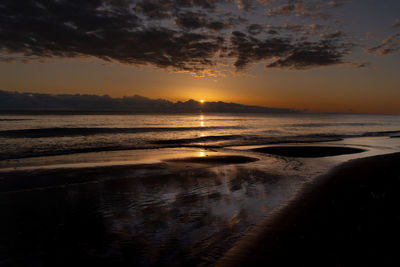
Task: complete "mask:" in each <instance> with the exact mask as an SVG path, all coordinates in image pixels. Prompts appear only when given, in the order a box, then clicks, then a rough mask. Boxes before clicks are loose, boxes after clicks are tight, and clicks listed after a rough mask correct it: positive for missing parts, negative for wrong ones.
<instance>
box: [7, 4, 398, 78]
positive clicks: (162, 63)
mask: <svg viewBox="0 0 400 267" xmlns="http://www.w3.org/2000/svg"><path fill="white" fill-rule="evenodd" d="M346 3H347V2H344V1H343V2H342V1H330V0H311V1H305V0H188V1H183V0H87V1H78V0H68V1H67V0H4V1H2V3H1V4H0V12H1V14H2V16H1V18H0V21H1V23H0V53H1V54H3V56H2V57H1V59H2V60H5V61H11V60H16V59H19V60H22V61H26V62H28V61H30V60H42V59H46V58H74V57H95V58H100V59H103V60H105V61H112V62H120V63H124V64H132V65H136V66H143V65H151V66H156V67H158V68H161V69H169V70H173V71H180V72H190V73H193V74H196V75H207V74H209V75H214V74H216V73H218V72H219V71H220V70H221V69H223V68H228V69H231V70H236V71H241V70H245V69H246V68H248V67H249V66H250V65H252V64H254V63H263V64H264V65H265V67H266V68H275V69H292V70H299V69H310V68H317V67H323V66H331V65H337V64H343V63H356V62H352V59H351V57H350V55H351V52H352V49H353V48H354V47H355V46H356V45H357V43H356V40H355V39H354V38H352V37H351V36H350V35H349V34H347V33H346V32H344V31H342V30H340V29H338V28H337V27H335V25H334V24H332V23H328V22H329V21H331V20H333V19H334V18H332V17H331V15H330V12H331V11H332V10H334V9H337V8H342V7H343V6H345V5H346ZM288 18H294V19H295V20H296V22H297V23H291V24H289V23H288V22H287V21H288ZM394 26H396V23H395V25H394ZM393 41H394V40H393ZM383 45H384V44H383ZM392 46H393V44H392ZM370 49H372V50H368V51H370V52H374V51H378V52H379V54H381V55H382V54H388V53H391V52H395V51H397V49H386V50H385V51H386V52H387V53H386V52H384V53H383V52H382V49H381V48H380V47H376V48H374V47H373V48H370ZM383 49H385V48H384V47H383ZM361 65H362V64H358V66H361Z"/></svg>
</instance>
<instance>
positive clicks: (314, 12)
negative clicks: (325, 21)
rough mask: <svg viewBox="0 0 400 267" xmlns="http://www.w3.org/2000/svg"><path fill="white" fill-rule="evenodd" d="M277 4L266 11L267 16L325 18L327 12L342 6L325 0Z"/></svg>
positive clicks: (291, 0) (297, 0)
mask: <svg viewBox="0 0 400 267" xmlns="http://www.w3.org/2000/svg"><path fill="white" fill-rule="evenodd" d="M276 2H277V3H278V4H277V5H275V6H273V7H271V8H269V9H268V10H267V15H268V16H279V15H284V16H290V15H295V16H304V17H314V18H326V17H327V16H328V14H327V10H328V9H330V8H336V7H340V6H342V5H344V2H339V1H325V0H311V1H305V0H288V1H286V3H285V1H276Z"/></svg>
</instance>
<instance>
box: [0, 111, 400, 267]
mask: <svg viewBox="0 0 400 267" xmlns="http://www.w3.org/2000/svg"><path fill="white" fill-rule="evenodd" d="M142 117H143V116H141V117H140V119H141V118H142ZM113 118H114V117H113ZM163 118H164V119H165V120H166V121H167V123H170V124H171V125H172V126H173V127H166V125H165V123H164V122H163V123H164V124H162V123H160V122H159V121H157V120H158V119H157V120H154V121H153V122H154V123H153V124H152V125H151V126H150V127H149V126H147V128H148V129H144V128H146V127H144V126H143V127H142V126H140V125H139V126H140V127H136V128H129V130H127V129H128V128H127V127H126V126H124V128H123V129H122V130H121V129H118V127H116V129H113V130H105V129H104V128H105V127H104V125H107V124H108V123H109V122H110V118H106V120H105V119H104V118H99V117H90V119H92V120H93V121H96V120H97V121H96V123H95V124H94V125H89V126H91V128H90V130H88V129H86V128H83V127H82V126H83V125H85V123H86V122H84V121H80V120H76V119H75V118H74V117H68V116H67V117H54V118H52V117H46V121H41V120H43V117H34V116H32V117H29V118H26V119H30V120H31V121H30V122H29V123H28V124H30V125H28V126H29V127H30V128H32V129H35V130H33V131H32V130H30V128H29V127H28V126H24V124H22V123H21V121H20V120H13V121H10V120H9V119H8V120H4V121H3V124H4V125H6V126H7V127H8V129H6V130H3V131H0V138H2V140H3V141H4V142H3V143H4V144H6V145H5V148H6V150H4V151H3V153H2V154H1V156H2V158H3V159H2V160H1V161H0V203H1V204H0V211H1V213H2V214H3V216H4V218H5V219H4V220H1V221H0V235H1V236H2V238H1V240H0V263H1V265H2V266H70V265H74V264H75V265H77V264H79V265H82V264H85V265H90V266H92V265H96V266H132V265H134V266H213V265H221V266H231V265H233V266H234V265H236V266H242V265H244V264H252V265H257V264H260V265H261V264H263V265H271V266H286V265H292V266H309V265H317V264H321V262H322V263H323V264H322V265H328V266H329V265H332V266H337V265H346V264H347V263H348V261H346V260H344V258H345V257H347V256H349V255H350V256H351V257H350V259H352V260H355V259H358V258H359V257H361V256H360V255H361V252H364V251H369V252H370V253H368V255H369V256H370V257H371V258H368V257H364V258H362V259H360V262H361V263H369V261H370V260H371V261H372V260H376V259H378V258H379V256H382V257H385V258H386V259H387V262H383V263H382V264H385V263H390V262H392V261H393V260H395V258H394V257H392V254H391V253H390V249H389V248H388V246H386V247H385V246H384V245H382V242H383V241H385V240H390V239H387V238H386V237H385V236H384V235H386V234H387V235H389V232H391V233H393V235H392V236H396V229H395V227H394V225H395V221H393V220H394V219H393V218H395V217H393V216H397V215H396V214H397V213H396V207H395V204H394V203H397V202H396V201H397V199H396V196H395V189H396V186H397V180H396V177H398V173H399V172H398V167H397V166H396V162H398V157H399V156H398V154H394V153H396V152H399V151H400V143H399V139H398V138H391V137H395V136H397V135H398V133H399V132H396V131H395V129H396V127H398V126H397V125H396V124H395V123H396V121H397V120H395V118H392V117H384V118H383V119H386V120H387V121H388V123H387V126H385V127H386V128H385V127H383V126H382V125H380V124H379V125H376V122H374V121H375V119H376V118H372V119H371V118H370V117H366V118H364V121H363V122H362V123H360V122H354V121H355V120H356V121H360V118H359V117H346V118H345V119H346V120H347V121H346V122H345V123H343V122H340V123H338V122H334V123H333V122H331V123H326V122H324V123H322V122H321V120H322V119H321V118H320V117H311V118H310V117H309V116H308V117H307V116H305V117H304V116H303V117H302V116H300V117H296V116H295V117H282V116H279V117H277V118H275V117H260V116H255V117H249V118H247V117H244V116H236V117H233V116H220V115H219V116H210V117H207V116H204V115H201V116H200V117H198V116H165V117H163ZM13 119H15V118H13ZM20 119H23V118H20ZM118 119H120V120H122V121H118V120H117V118H115V121H116V122H115V123H114V124H117V125H119V126H122V125H123V124H126V123H130V122H136V121H137V120H136V119H137V118H135V117H122V118H121V117H118ZM324 119H326V118H324ZM328 119H329V118H328ZM361 119H362V118H361ZM383 119H382V120H383ZM36 120H37V121H36ZM168 120H170V121H168ZM192 120H194V121H192ZM274 120H275V123H279V124H276V125H271V124H270V123H271V121H274ZM307 120H308V122H307ZM310 120H314V121H313V122H310ZM171 121H172V122H171ZM182 121H185V122H186V123H187V124H189V125H190V127H188V126H184V127H181V128H179V126H178V124H179V123H181V122H182ZM335 121H336V119H335ZM156 122H157V123H159V124H157V123H156ZM266 122H268V123H269V124H267V123H266ZM289 122H290V124H289ZM389 122H390V123H389ZM24 123H26V122H25V121H24ZM198 124H200V127H201V125H202V124H204V125H205V126H207V124H210V127H209V128H207V127H205V128H204V129H203V128H202V130H201V131H199V130H198V128H197V127H198V126H197V125H198ZM246 124H249V125H247V126H246ZM43 125H44V126H43ZM264 125H266V126H264ZM38 126H39V127H38ZM49 126H52V127H55V128H57V129H58V128H63V129H64V130H63V131H60V130H57V131H52V130H51V129H52V128H51V127H49ZM94 126H96V127H97V128H99V129H100V130H99V131H97V128H96V127H94ZM100 126H101V127H100ZM114 126H115V125H114ZM114 126H113V127H114ZM192 126H193V127H192ZM41 127H42V128H41ZM43 127H45V128H43ZM68 127H71V128H72V129H73V130H71V131H69V130H68ZM354 127H355V128H354ZM357 127H358V128H357ZM374 127H375V128H374ZM81 128H83V129H81ZM177 128H179V129H178V130H176V129H177ZM274 128H275V129H280V132H278V133H277V132H275V131H273V130H272V129H274ZM310 128H311V129H310ZM372 128H373V129H374V130H375V131H371V129H372ZM65 129H66V130H65ZM138 129H140V130H138ZM355 129H357V131H356V130H355ZM339 130H340V131H339ZM135 131H136V132H135ZM318 132H322V133H321V134H318ZM121 140H123V141H126V144H125V143H124V142H123V141H121ZM82 147H85V148H84V149H81V148H82ZM6 151H10V153H7V152H6ZM396 175H397V176H396ZM376 177H381V178H382V179H379V180H376ZM385 181H387V183H386V182H385ZM365 192H367V193H365ZM332 201H333V202H332ZM375 201H378V202H377V203H375ZM332 203H333V204H332ZM371 203H372V204H371ZM382 203H383V204H382ZM388 203H389V204H388ZM371 205H372V206H371ZM382 205H383V206H384V208H381V206H382ZM371 207H372V208H371ZM371 209H372V210H371ZM354 210H356V211H358V210H362V211H365V212H366V213H362V212H361V213H357V212H354ZM381 217H385V220H384V221H379V220H377V218H381ZM294 226H295V227H294ZM380 229H385V231H386V232H383V236H381V237H382V239H380V232H379V230H380ZM366 238H367V239H368V240H369V241H368V242H366V241H365V239H366ZM364 241H365V242H364ZM302 242H304V243H302ZM367 244H368V245H367ZM374 244H379V246H378V245H374ZM387 244H388V243H387ZM384 248H385V249H386V248H388V250H387V251H388V252H387V254H385V253H383V250H384ZM349 251H352V252H354V253H353V254H351V253H350V254H349ZM288 254H290V255H293V257H288V256H287V255H288ZM374 255H376V256H374ZM352 265H353V266H354V265H357V264H355V263H354V261H353V264H352ZM361 265H363V264H361ZM364 265H365V264H364Z"/></svg>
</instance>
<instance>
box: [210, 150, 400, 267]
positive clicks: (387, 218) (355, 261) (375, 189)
mask: <svg viewBox="0 0 400 267" xmlns="http://www.w3.org/2000/svg"><path fill="white" fill-rule="evenodd" d="M399 163H400V153H393V154H385V155H379V156H373V157H368V158H359V159H355V160H350V161H348V162H345V163H343V164H341V165H339V166H337V167H335V168H334V169H333V170H331V171H330V172H329V173H328V174H326V175H322V176H320V177H317V178H316V179H315V180H313V181H312V182H311V183H307V184H305V186H304V188H303V189H301V190H299V193H298V195H297V196H296V197H295V198H294V199H292V200H290V201H289V202H288V203H287V204H286V205H284V206H282V208H280V209H279V210H277V211H275V212H274V214H271V216H270V217H269V218H267V219H266V221H264V222H263V223H262V224H260V225H259V226H258V227H256V229H254V230H253V231H252V232H251V233H250V234H249V235H247V236H245V237H244V238H243V239H241V240H239V241H238V243H237V244H236V245H234V246H233V248H231V249H230V250H229V251H228V252H227V253H226V254H225V255H224V256H223V257H222V258H220V259H219V261H218V262H217V264H216V266H243V265H244V264H246V265H249V266H264V265H271V266H310V265H311V266H313V265H319V266H343V265H345V266H347V265H349V266H360V265H361V266H368V265H371V264H372V265H374V264H378V265H376V266H379V265H380V266H382V265H391V264H394V262H397V263H399V262H400V259H399V258H398V257H397V256H396V255H397V254H396V251H395V247H391V245H389V244H391V242H390V241H393V242H395V241H397V240H398V238H399V237H400V230H399V229H397V227H398V225H399V222H400V220H399V218H400V210H399V209H398V208H397V205H396V203H399V202H400V196H398V195H399V194H398V193H397V192H396V188H398V186H400V165H399ZM393 242H392V243H393Z"/></svg>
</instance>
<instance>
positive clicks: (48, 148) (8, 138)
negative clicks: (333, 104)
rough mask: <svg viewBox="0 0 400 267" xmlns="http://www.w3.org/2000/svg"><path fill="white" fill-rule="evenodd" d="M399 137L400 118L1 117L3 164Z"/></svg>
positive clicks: (333, 116) (281, 115)
mask: <svg viewBox="0 0 400 267" xmlns="http://www.w3.org/2000/svg"><path fill="white" fill-rule="evenodd" d="M396 134H400V116H398V115H338V114H331V115H326V114H324V115H318V114H288V115H285V114H273V115H260V114H256V115H252V114H240V115H224V114H222V115H221V114H195V115H186V114H185V115H162V114H151V115H37V116H22V115H18V116H17V115H0V144H1V149H0V160H7V159H19V158H28V157H42V156H54V155H63V154H75V153H84V152H99V151H117V150H137V149H157V148H165V147H205V148H207V147H208V148H218V147H228V146H245V145H264V144H273V143H293V142H318V141H327V140H337V139H341V138H346V137H361V136H389V135H396Z"/></svg>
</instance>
